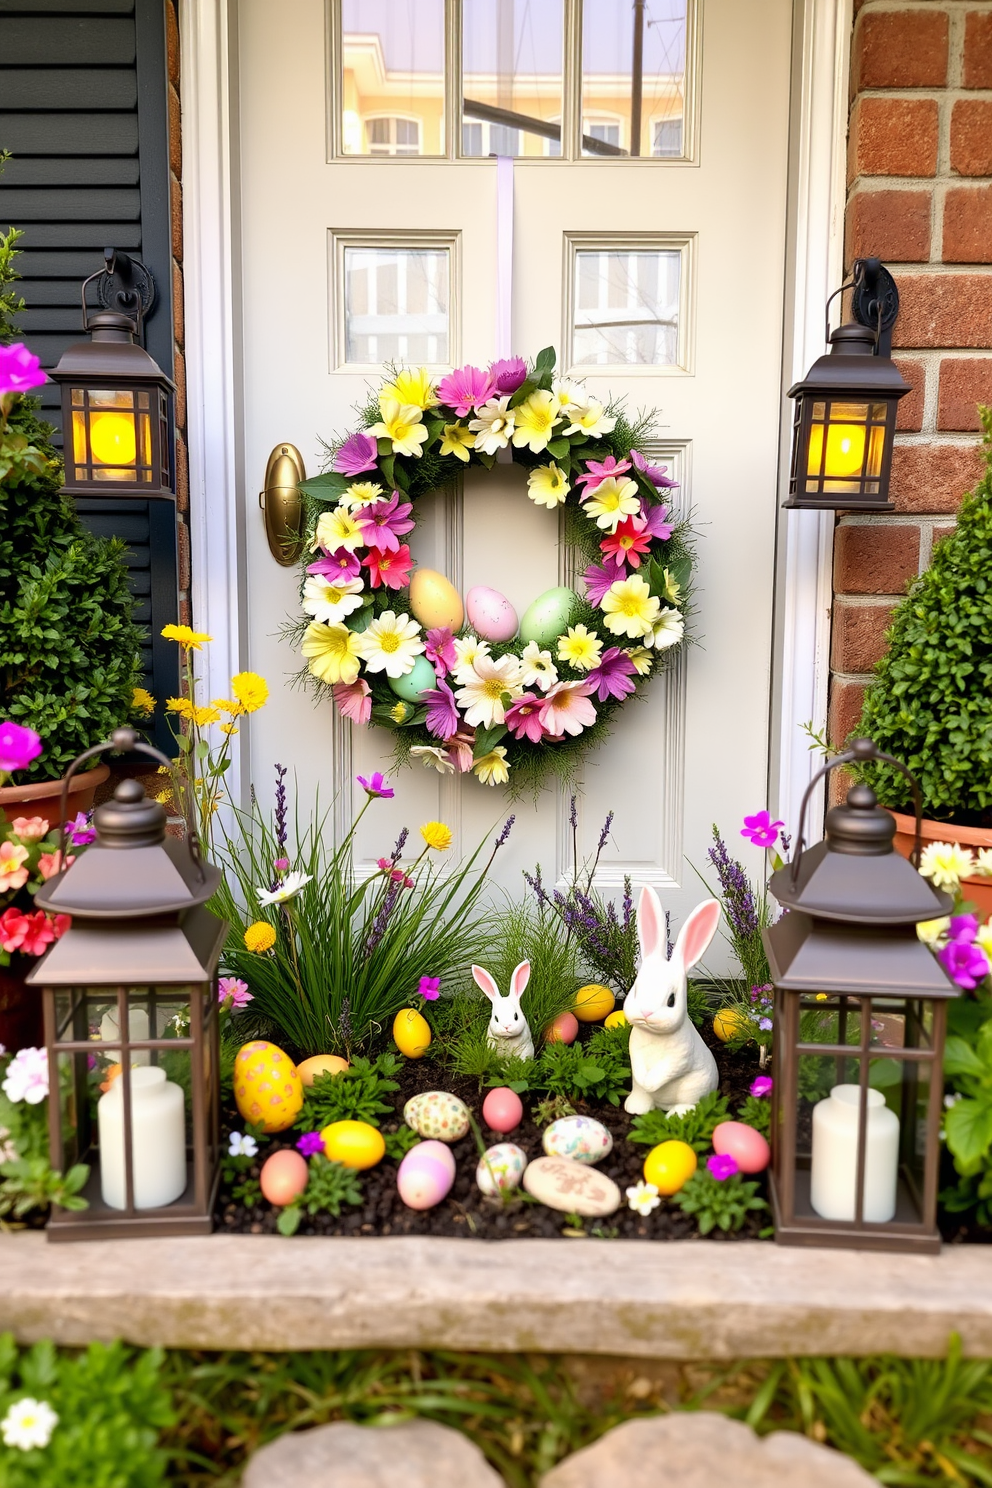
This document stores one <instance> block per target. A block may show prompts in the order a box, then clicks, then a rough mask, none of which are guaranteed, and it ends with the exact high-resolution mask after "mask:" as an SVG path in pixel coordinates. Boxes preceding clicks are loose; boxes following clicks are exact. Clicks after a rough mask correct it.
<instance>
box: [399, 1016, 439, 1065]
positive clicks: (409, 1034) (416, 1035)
mask: <svg viewBox="0 0 992 1488" xmlns="http://www.w3.org/2000/svg"><path fill="white" fill-rule="evenodd" d="M393 1038H394V1039H395V1040H396V1047H397V1049H399V1051H400V1053H401V1054H405V1055H406V1057H407V1059H423V1057H424V1055H425V1054H426V1053H427V1050H428V1049H429V1048H430V1043H431V1026H430V1024H429V1023H428V1021H427V1019H426V1018H424V1017H422V1016H421V1014H420V1013H418V1012H417V1010H416V1008H400V1011H399V1012H398V1013H397V1014H396V1017H395V1018H394V1019H393Z"/></svg>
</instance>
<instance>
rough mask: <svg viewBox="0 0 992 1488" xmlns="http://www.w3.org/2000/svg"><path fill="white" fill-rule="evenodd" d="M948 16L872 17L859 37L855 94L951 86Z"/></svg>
mask: <svg viewBox="0 0 992 1488" xmlns="http://www.w3.org/2000/svg"><path fill="white" fill-rule="evenodd" d="M947 37H948V25H947V15H946V12H944V11H942V10H893V11H868V12H867V14H865V15H864V16H861V17H860V18H859V21H858V25H857V28H856V30H855V35H854V56H853V76H854V89H855V92H857V93H860V92H861V91H862V90H863V89H865V88H942V87H943V86H944V85H945V83H946V82H947Z"/></svg>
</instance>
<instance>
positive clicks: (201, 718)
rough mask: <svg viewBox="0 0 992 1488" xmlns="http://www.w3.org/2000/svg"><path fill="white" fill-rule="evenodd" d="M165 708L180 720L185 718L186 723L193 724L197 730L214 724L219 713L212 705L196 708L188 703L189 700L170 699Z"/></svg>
mask: <svg viewBox="0 0 992 1488" xmlns="http://www.w3.org/2000/svg"><path fill="white" fill-rule="evenodd" d="M165 706H166V708H167V710H168V711H169V712H170V713H178V715H179V717H180V718H185V719H186V720H187V721H188V722H190V723H195V724H196V726H197V728H204V727H205V725H206V724H208V723H216V722H217V720H218V718H219V717H220V713H219V712H218V710H217V709H216V708H215V707H214V706H213V704H212V703H211V704H208V705H207V706H205V707H202V708H197V707H195V706H194V705H193V704H192V703H191V702H190V700H189V698H170V699H169V701H168V702H167V703H166V705H165Z"/></svg>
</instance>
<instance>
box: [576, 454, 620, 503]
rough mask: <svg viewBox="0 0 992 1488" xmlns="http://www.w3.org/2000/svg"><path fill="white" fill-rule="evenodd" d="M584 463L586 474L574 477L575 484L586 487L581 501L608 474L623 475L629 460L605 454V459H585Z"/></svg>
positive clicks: (590, 493)
mask: <svg viewBox="0 0 992 1488" xmlns="http://www.w3.org/2000/svg"><path fill="white" fill-rule="evenodd" d="M584 464H585V467H586V474H585V475H578V476H576V478H575V484H576V485H577V486H585V488H586V489H585V490H584V491H583V493H582V498H581V499H582V500H583V501H584V500H585V499H586V497H587V496H591V495H592V489H591V488H594V487H596V486H598V485H599V483H600V481H604V480H606V477H607V476H608V475H612V476H620V475H624V474H625V473H626V472H627V471H628V470H629V469H630V461H629V460H618V459H617V458H616V456H615V455H607V457H606V459H605V460H586V461H584Z"/></svg>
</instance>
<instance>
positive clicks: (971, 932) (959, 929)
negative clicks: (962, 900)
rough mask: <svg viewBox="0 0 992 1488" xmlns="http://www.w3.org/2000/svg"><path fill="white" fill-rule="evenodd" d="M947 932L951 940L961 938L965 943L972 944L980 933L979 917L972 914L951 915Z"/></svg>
mask: <svg viewBox="0 0 992 1488" xmlns="http://www.w3.org/2000/svg"><path fill="white" fill-rule="evenodd" d="M947 933H948V935H949V936H950V938H951V940H961V941H963V942H964V943H965V945H971V943H972V941H973V940H974V938H975V936H976V935H977V934H978V919H977V917H976V916H975V915H971V914H962V915H951V923H950V924H949V925H948V927H947Z"/></svg>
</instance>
